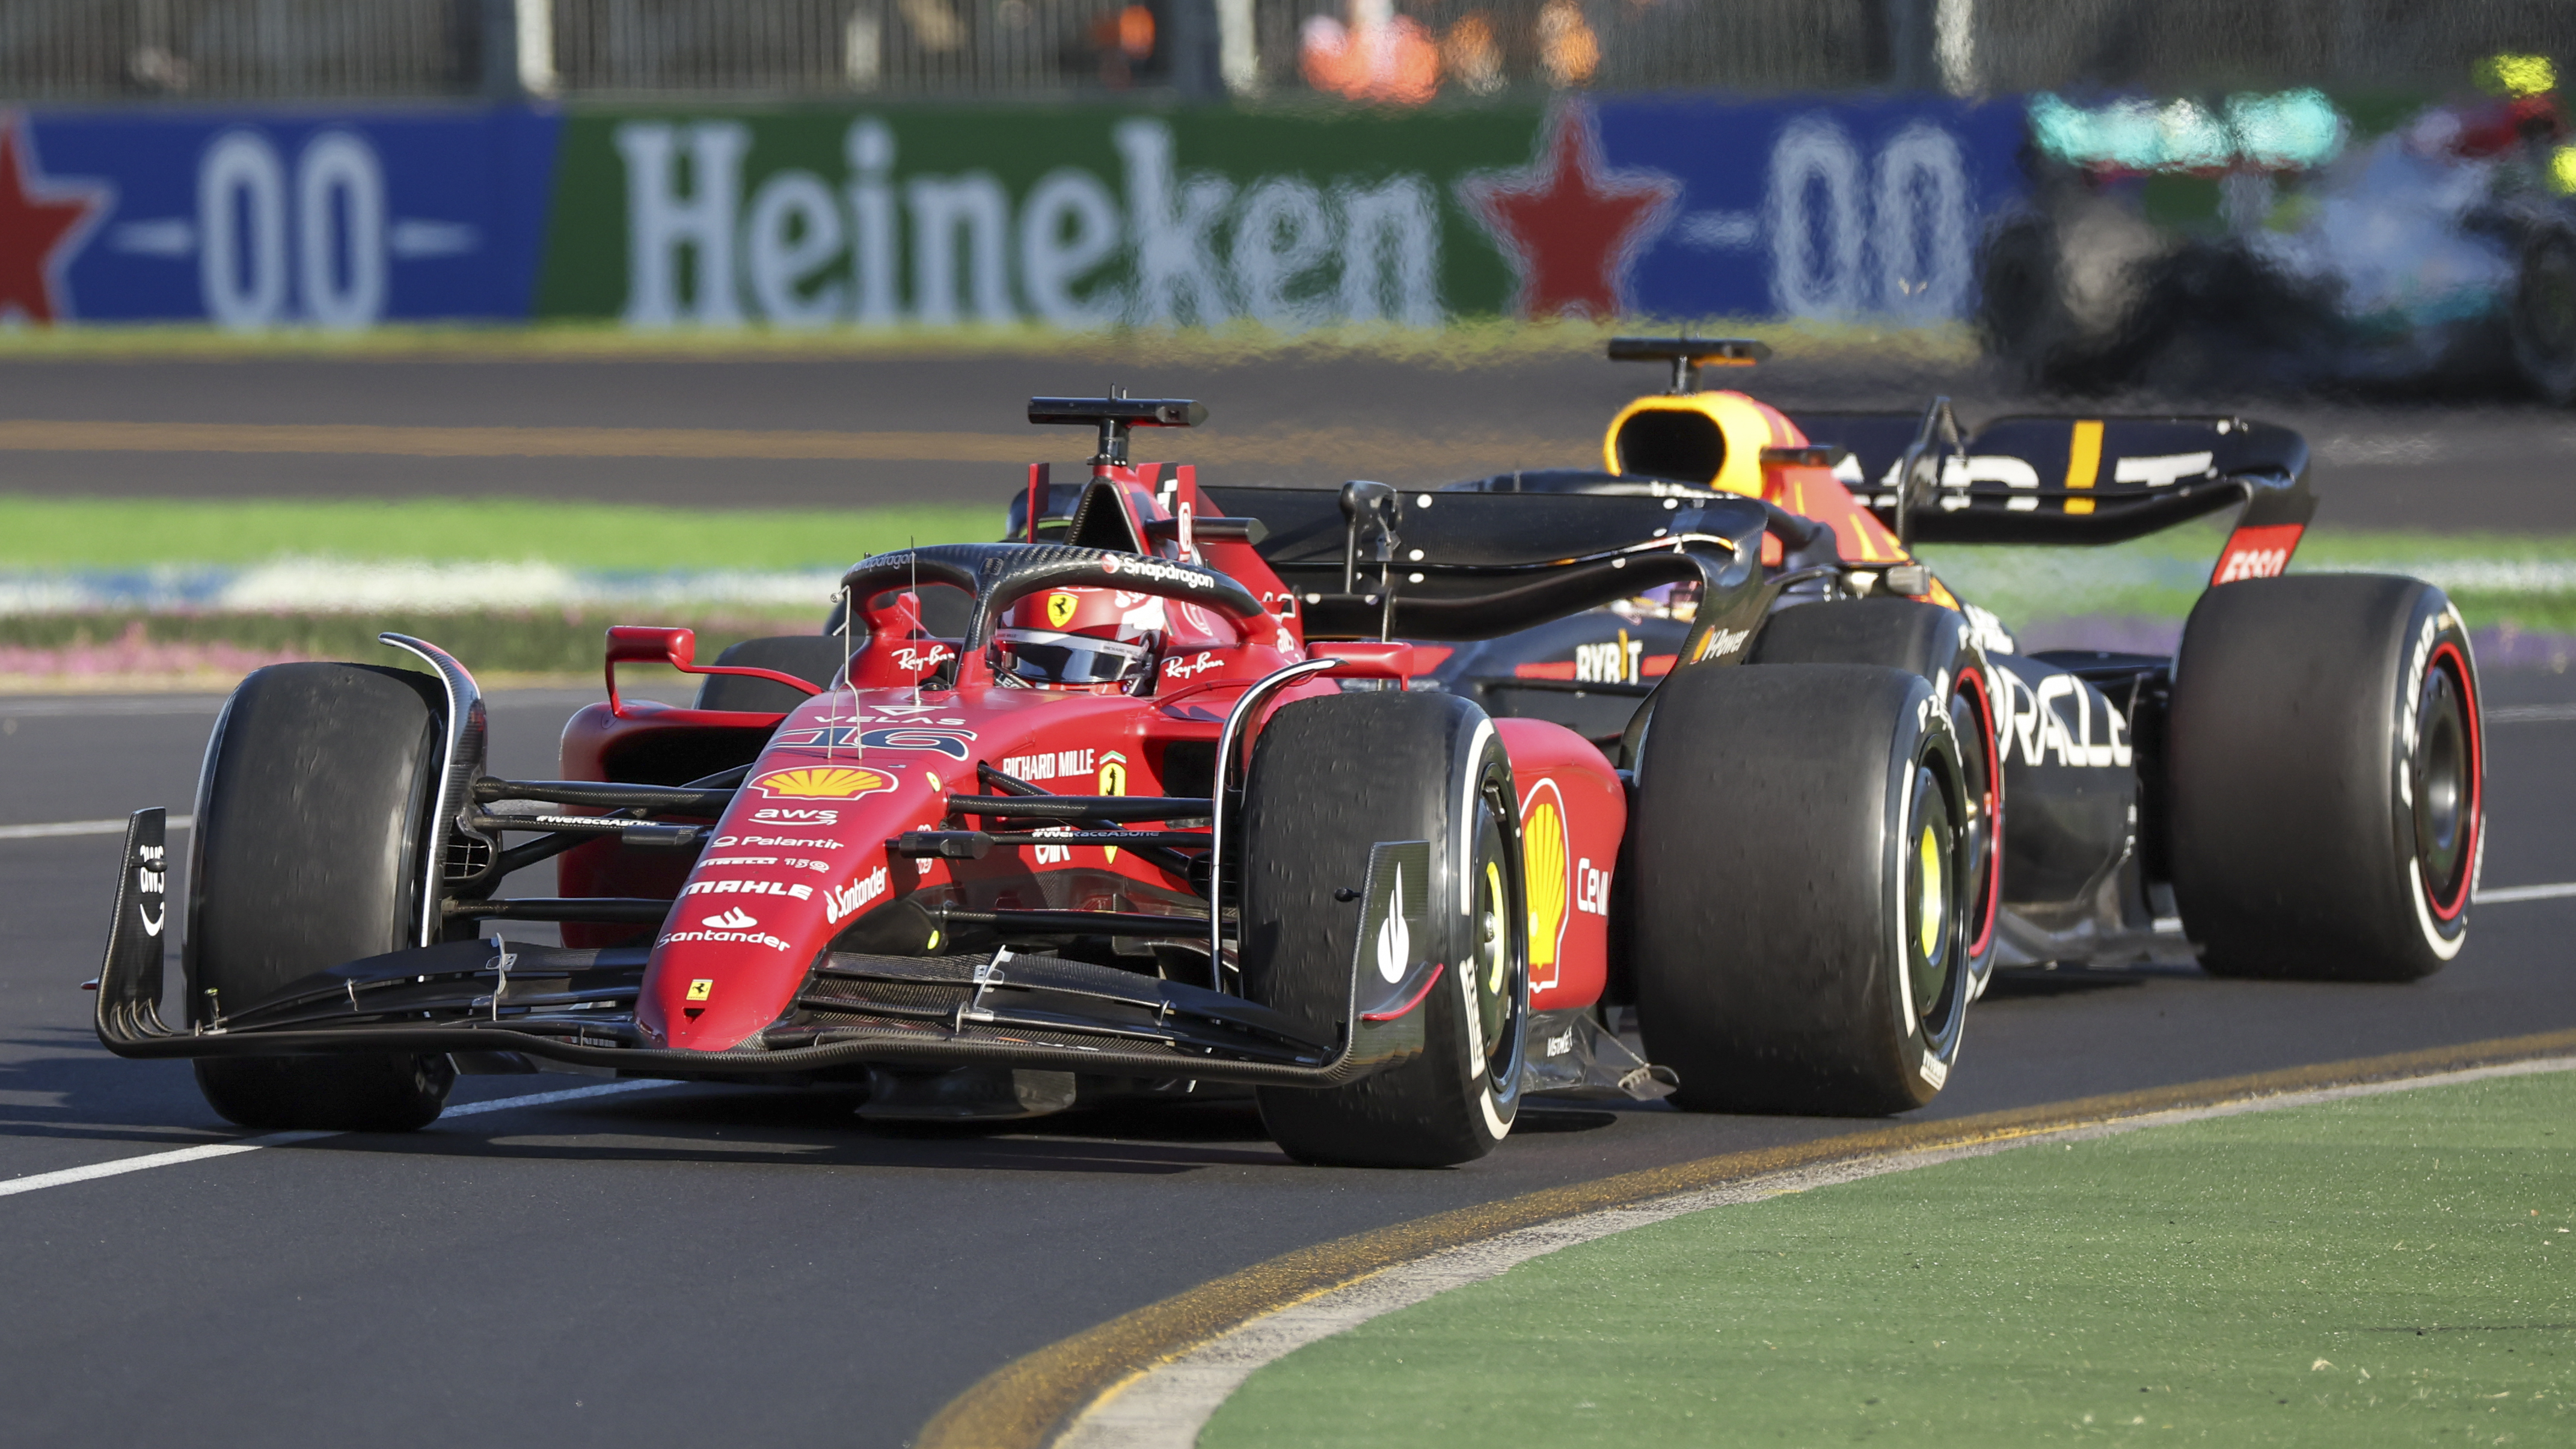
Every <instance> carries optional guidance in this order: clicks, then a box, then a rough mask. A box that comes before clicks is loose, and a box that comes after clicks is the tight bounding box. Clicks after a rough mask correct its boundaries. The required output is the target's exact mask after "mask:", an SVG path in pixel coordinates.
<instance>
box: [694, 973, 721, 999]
mask: <svg viewBox="0 0 2576 1449" xmlns="http://www.w3.org/2000/svg"><path fill="white" fill-rule="evenodd" d="M715 990H716V983H715V979H714V978H713V977H708V976H701V977H699V978H698V979H697V980H695V981H692V982H690V983H689V999H690V1000H691V1001H704V1000H706V999H707V998H708V997H710V996H713V995H714V994H715Z"/></svg>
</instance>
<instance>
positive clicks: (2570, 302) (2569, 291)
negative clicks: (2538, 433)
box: [2506, 226, 2576, 406]
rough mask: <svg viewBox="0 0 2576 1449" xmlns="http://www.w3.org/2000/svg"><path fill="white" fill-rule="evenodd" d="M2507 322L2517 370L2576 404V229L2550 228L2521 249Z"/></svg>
mask: <svg viewBox="0 0 2576 1449" xmlns="http://www.w3.org/2000/svg"><path fill="white" fill-rule="evenodd" d="M2519 270H2520V275H2519V276H2517V277H2516V278H2515V282H2514V305H2513V309H2512V310H2511V311H2510V312H2508V313H2507V314H2506V326H2507V327H2508V328H2509V329H2510V330H2511V333H2512V337H2513V361H2514V367H2515V370H2517V371H2518V372H2520V373H2521V374H2522V378H2523V381H2525V382H2527V383H2529V384H2530V385H2531V390H2532V391H2534V392H2536V393H2538V394H2540V395H2541V396H2542V397H2544V398H2547V399H2548V400H2549V401H2551V402H2554V403H2557V404H2559V405H2561V406H2565V405H2566V404H2568V403H2576V232H2571V231H2568V230H2567V229H2565V228H2563V227H2555V226H2553V227H2550V228H2549V229H2547V230H2545V231H2543V232H2541V233H2540V234H2539V235H2537V236H2535V237H2533V238H2532V239H2531V241H2530V242H2529V243H2528V244H2527V245H2525V246H2524V248H2523V251H2522V265H2521V267H2520V269H2519Z"/></svg>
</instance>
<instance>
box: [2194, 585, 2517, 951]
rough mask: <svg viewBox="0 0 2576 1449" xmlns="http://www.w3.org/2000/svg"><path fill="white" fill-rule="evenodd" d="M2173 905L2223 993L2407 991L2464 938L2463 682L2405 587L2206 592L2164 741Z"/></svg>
mask: <svg viewBox="0 0 2576 1449" xmlns="http://www.w3.org/2000/svg"><path fill="white" fill-rule="evenodd" d="M2167 741H2168V743H2167V759H2168V761H2169V764H2168V770H2169V775H2170V779H2171V785H2170V789H2171V792H2172V811H2173V816H2172V835H2171V839H2172V861H2173V875H2174V881H2173V886H2174V899H2175V902H2176V904H2177V905H2178V906H2179V907H2180V908H2181V911H2182V922H2183V929H2184V930H2185V931H2186V932H2187V933H2188V934H2189V935H2190V937H2191V939H2192V941H2193V942H2194V943H2195V944H2196V946H2197V947H2198V949H2199V951H2200V960H2201V964H2202V965H2203V966H2204V967H2206V968H2207V969H2208V970H2210V971H2211V972H2213V973H2215V974H2217V975H2221V976H2259V977H2288V978H2305V979H2309V980H2333V981H2411V980H2413V979H2415V978H2417V977H2421V976H2427V975H2430V974H2432V973H2433V972H2435V971H2438V970H2440V969H2441V967H2442V963H2443V962H2445V961H2448V960H2450V959H2451V958H2452V957H2453V956H2456V955H2458V954H2459V951H2460V947H2461V945H2462V944H2463V943H2464V942H2465V941H2466V940H2467V936H2468V924H2469V921H2468V913H2469V897H2470V894H2471V892H2472V891H2473V890H2474V889H2475V888H2476V884H2477V875H2478V864H2479V853H2480V849H2481V846H2482V844H2483V832H2484V829H2485V824H2486V820H2485V801H2484V780H2485V754H2484V745H2483V724H2482V721H2481V720H2480V718H2479V714H2478V682H2477V667H2476V663H2475V661H2474V660H2473V659H2472V657H2471V655H2470V653H2469V640H2468V635H2467V632H2466V631H2465V629H2464V628H2463V627H2462V625H2461V622H2460V616H2459V611H2458V610H2456V609H2454V608H2452V607H2451V601H2450V600H2449V599H2448V598H2447V597H2445V596H2444V595H2443V593H2442V591H2441V590H2439V589H2436V588H2434V587H2433V586H2432V585H2430V584H2427V583H2423V582H2420V581H2418V580H2415V579H2407V578H2391V577H2385V576H2381V575H2373V574H2312V575H2306V576H2302V577H2294V578H2278V579H2247V580H2243V581H2240V582H2237V583H2232V584H2226V585H2223V586H2221V587H2218V588H2214V589H2211V590H2210V591H2209V592H2208V593H2206V594H2204V595H2202V596H2201V600H2200V602H2199V604H2198V605H2197V606H2195V607H2194V608H2193V609H2192V612H2191V620H2190V622H2189V623H2188V624H2187V625H2185V626H2184V629H2183V640H2182V652H2181V653H2180V654H2179V655H2178V656H2177V657H2176V659H2175V661H2174V683H2173V705H2172V715H2171V719H2170V722H2169V724H2168V726H2167Z"/></svg>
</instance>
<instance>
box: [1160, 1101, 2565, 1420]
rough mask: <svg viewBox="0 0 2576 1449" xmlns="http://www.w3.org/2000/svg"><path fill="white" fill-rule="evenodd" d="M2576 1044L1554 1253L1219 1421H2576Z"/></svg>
mask: <svg viewBox="0 0 2576 1449" xmlns="http://www.w3.org/2000/svg"><path fill="white" fill-rule="evenodd" d="M2571 1229H2576V1072H2555V1073H2546V1074H2536V1075H2529V1076H2518V1077H2501V1078H2492V1079H2488V1080H2484V1081H2479V1082H2473V1083H2467V1084H2461V1085H2454V1086H2445V1087H2431V1088H2420V1089H2416V1090H2412V1091H2404V1092H2396V1093H2390V1094H2386V1095H2380V1096H2371V1097H2361V1098H2353V1099H2347V1100H2343V1101H2338V1102H2332V1103H2325V1104H2317V1105H2310V1106H2302V1107H2296V1108H2289V1109H2284V1110H2279V1111H2273V1112H2265V1113H2257V1114H2251V1115H2245V1116H2238V1117H2230V1118H2222V1119H2216V1120H2209V1121H2202V1122H2193V1123H2184V1124H2178V1125H2171V1126H2162V1127H2151V1128H2146V1129H2142V1130H2139V1131H2135V1132H2131V1133H2127V1134H2124V1135H2120V1136H2114V1137H2106V1138H2098V1139H2094V1140H2089V1141H2081V1142H2074V1143H2058V1144H2044V1145H2037V1146H2031V1147H2025V1148H2021V1149H2018V1150H2014V1151H2009V1152H2004V1153H2000V1154H1998V1155H1995V1156H1991V1157H1985V1158H1975V1159H1968V1160H1963V1161H1957V1162H1951V1163H1946V1164H1943V1165H1940V1166H1935V1167H1928V1168H1922V1169H1918V1170H1915V1171H1911V1172H1903V1173H1895V1174H1891V1175H1888V1176H1884V1177H1877V1178H1871V1179H1867V1180H1864V1181H1860V1182H1854V1183H1847V1184H1842V1185H1839V1186H1833V1187H1826V1188H1819V1189H1816V1190H1814V1191H1810V1192H1804V1193H1795V1194H1785V1195H1782V1196H1779V1197H1774V1198H1770V1199H1767V1200H1765V1201H1762V1202H1758V1203H1753V1204H1748V1205H1745V1206H1740V1207H1725V1208H1718V1209H1714V1210H1711V1211H1707V1212H1702V1213H1697V1214H1693V1215H1690V1216H1687V1217H1682V1218H1677V1219H1674V1220H1671V1221H1669V1222H1665V1223H1662V1224H1658V1225H1655V1226H1652V1227H1647V1228H1640V1229H1637V1230H1634V1231H1631V1232H1627V1233H1621V1234H1618V1235H1615V1236H1612V1237H1609V1238H1604V1239H1600V1240H1597V1241H1595V1242H1592V1243H1588V1244H1583V1245H1580V1246H1577V1247H1572V1248H1567V1249H1565V1250H1563V1251H1561V1252H1558V1253H1555V1254H1552V1255H1550V1256H1547V1257H1543V1258H1539V1259H1535V1260H1533V1261H1531V1262H1529V1263H1525V1264H1523V1265H1521V1266H1519V1267H1517V1268H1514V1269H1512V1270H1510V1271H1509V1272H1507V1273H1505V1274H1503V1275H1502V1276H1501V1277H1499V1278H1496V1279H1492V1280H1489V1281H1487V1282H1484V1283H1479V1284H1475V1285H1471V1286H1469V1287H1465V1288H1461V1289H1457V1290H1455V1291H1452V1292H1449V1293H1445V1294H1442V1295H1441V1296H1439V1297H1437V1298H1434V1299H1431V1300H1430V1301H1428V1302H1426V1303H1423V1304H1420V1305H1417V1306H1415V1307H1413V1308H1409V1309H1405V1310H1402V1311H1400V1312H1397V1313H1394V1314H1390V1315H1388V1316H1386V1317H1384V1318H1380V1319H1377V1320H1374V1321H1373V1322H1371V1323H1368V1324H1366V1325H1364V1326H1362V1327H1360V1328H1359V1329H1356V1330H1354V1331H1352V1332H1350V1333H1346V1334H1343V1335H1340V1336H1338V1337H1335V1338H1331V1339H1327V1340H1325V1341H1323V1342H1321V1343H1317V1344H1314V1345H1311V1346H1309V1347H1307V1348H1304V1349H1301V1350H1299V1351H1298V1352H1296V1353H1294V1354H1291V1355H1290V1356H1289V1357H1287V1358H1285V1359H1283V1360H1281V1361H1279V1362H1278V1363H1275V1364H1273V1365H1271V1366H1269V1367H1268V1368H1265V1369H1263V1370H1261V1371H1260V1372H1258V1373H1256V1374H1255V1375H1254V1376H1253V1377H1252V1378H1251V1380H1250V1381H1249V1382H1248V1383H1246V1384H1245V1385H1244V1386H1243V1388H1242V1389H1241V1390H1240V1391H1238V1392H1237V1393H1236V1394H1235V1396H1234V1397H1233V1398H1232V1399H1231V1400H1229V1401H1228V1402H1227V1403H1226V1404H1225V1405H1224V1407H1223V1408H1222V1409H1220V1410H1219V1411H1218V1413H1217V1415H1216V1417H1215V1419H1214V1420H1213V1421H1212V1422H1211V1423H1210V1424H1209V1425H1208V1427H1207V1429H1206V1430H1205V1432H1204V1433H1203V1434H1202V1435H1201V1437H1200V1440H1199V1443H1200V1444H1201V1446H1202V1449H1269V1446H1289V1445H1295V1446H1310V1445H1317V1444H1331V1445H1335V1446H1337V1449H1357V1446H1372V1445H1386V1446H1403V1449H1420V1446H1422V1445H1425V1444H1432V1443H1477V1442H1485V1443H1513V1444H1545V1445H1549V1446H1556V1449H1577V1446H1590V1445H1599V1446H1605V1449H1608V1446H1616V1449H1660V1446H1677V1449H1678V1446H1710V1445H1733V1444H1790V1445H1819V1444H1844V1443H1855V1444H1856V1443H1863V1442H1867V1443H1871V1444H1880V1445H1909V1444H1920V1445H1944V1446H1948V1445H2008V1444H2056V1443H2096V1442H2119V1443H2167V1442H2172V1443H2180V1442H2185V1441H2189V1442H2193V1443H2211V1444H2226V1445H2248V1446H2255V1445H2260V1446H2272V1445H2316V1446H2321V1449H2367V1446H2373V1445H2401V1444H2403V1445H2415V1444H2507V1445H2526V1446H2535V1445H2543V1444H2566V1443H2571V1442H2576V1233H2571Z"/></svg>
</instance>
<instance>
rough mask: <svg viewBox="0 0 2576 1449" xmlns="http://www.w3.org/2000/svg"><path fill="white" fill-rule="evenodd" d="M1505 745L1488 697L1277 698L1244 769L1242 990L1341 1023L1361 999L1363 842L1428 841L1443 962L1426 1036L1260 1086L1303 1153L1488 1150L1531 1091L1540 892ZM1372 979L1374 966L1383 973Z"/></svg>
mask: <svg viewBox="0 0 2576 1449" xmlns="http://www.w3.org/2000/svg"><path fill="white" fill-rule="evenodd" d="M1516 799H1517V797H1516V796H1515V795H1514V794H1513V789H1512V774H1511V762H1510V760H1509V758H1508V757H1507V756H1506V755H1505V754H1504V752H1503V745H1502V741H1501V739H1500V738H1499V737H1498V736H1497V735H1496V734H1495V732H1494V726H1493V722H1492V721H1491V720H1490V719H1488V718H1486V716H1485V713H1484V711H1483V710H1480V709H1478V708H1477V707H1476V706H1475V705H1473V704H1472V703H1469V702H1468V701H1466V700H1464V699H1461V698H1459V697H1457V696H1456V695H1450V694H1409V693H1400V692H1372V693H1367V694H1345V695H1338V696H1328V697H1325V698H1321V699H1312V700H1305V701H1302V702H1299V703H1296V704H1291V705H1288V706H1286V707H1285V708H1283V709H1281V710H1280V711H1279V713H1278V714H1277V716H1276V717H1274V718H1273V719H1272V720H1271V722H1270V723H1269V725H1268V726H1267V727H1266V728H1264V729H1263V730H1262V732H1261V736H1260V738H1259V740H1258V741H1257V743H1256V744H1255V746H1254V749H1253V757H1252V770H1251V774H1250V776H1249V778H1248V779H1247V781H1246V783H1245V789H1244V813H1243V836H1242V839H1243V842H1244V852H1245V868H1244V874H1243V910H1242V918H1241V919H1242V940H1243V943H1244V946H1243V956H1242V962H1243V992H1244V995H1245V996H1246V997H1248V998H1250V999H1251V1000H1254V1001H1258V1002H1260V1003H1262V1004H1264V1005H1266V1006H1270V1007H1273V1008H1276V1009H1278V1010H1280V1011H1283V1012H1286V1013H1287V1014H1289V1015H1290V1016H1293V1017H1296V1018H1298V1019H1300V1020H1303V1021H1305V1022H1307V1023H1308V1024H1309V1025H1310V1027H1311V1028H1312V1029H1313V1030H1315V1031H1316V1032H1318V1033H1319V1034H1321V1036H1322V1037H1323V1038H1324V1039H1327V1040H1329V1039H1330V1038H1331V1036H1332V1034H1333V1033H1334V1032H1335V1031H1336V1030H1338V1029H1339V1027H1340V1026H1341V1025H1342V1024H1343V1021H1344V1018H1345V1016H1346V1014H1347V1013H1348V1011H1349V1010H1350V1002H1351V1000H1352V980H1353V972H1354V969H1355V965H1354V963H1355V962H1356V961H1357V959H1358V946H1359V940H1358V926H1359V920H1360V915H1361V905H1362V903H1361V899H1360V892H1361V890H1362V888H1363V886H1364V884H1365V877H1366V875H1367V872H1368V863H1369V850H1370V847H1371V846H1372V845H1373V844H1375V843H1377V842H1380V841H1416V840H1418V841H1424V842H1427V843H1428V844H1429V846H1430V860H1431V870H1430V879H1429V880H1428V881H1427V882H1423V883H1418V884H1416V885H1414V886H1412V887H1409V888H1408V890H1407V896H1408V899H1410V898H1412V897H1411V892H1412V891H1414V890H1422V889H1424V888H1425V887H1426V886H1427V894H1426V896H1425V897H1424V899H1425V900H1426V902H1427V904H1426V907H1425V910H1426V916H1427V919H1428V921H1429V930H1430V934H1431V939H1429V940H1427V941H1420V942H1412V943H1409V944H1410V952H1411V954H1412V956H1413V957H1414V958H1416V959H1428V960H1430V961H1434V962H1438V963H1440V973H1439V975H1438V977H1437V978H1436V979H1435V980H1433V982H1432V983H1431V985H1430V988H1429V994H1428V996H1427V997H1425V998H1424V999H1423V1000H1422V1001H1421V1003H1420V1004H1419V1005H1418V1006H1416V1007H1415V1008H1414V1009H1415V1010H1418V1011H1421V1012H1423V1013H1425V1015H1424V1038H1425V1041H1424V1047H1423V1049H1422V1051H1421V1052H1420V1053H1418V1054H1416V1055H1414V1056H1412V1057H1410V1058H1408V1059H1407V1060H1405V1061H1403V1062H1400V1063H1398V1064H1396V1065H1394V1066H1391V1067H1388V1068H1385V1069H1383V1070H1381V1071H1379V1072H1377V1073H1375V1074H1373V1075H1371V1076H1367V1077H1363V1078H1361V1079H1360V1080H1358V1081H1356V1082H1352V1083H1349V1084H1348V1085H1345V1086H1340V1087H1326V1088H1312V1087H1264V1088H1262V1089H1261V1090H1260V1092H1259V1097H1260V1101H1261V1120H1262V1122H1263V1124H1264V1125H1265V1126H1267V1127H1268V1128H1269V1130H1270V1135H1271V1137H1272V1139H1273V1140H1274V1141H1276V1142H1277V1143H1278V1144H1279V1145H1280V1146H1281V1147H1282V1148H1284V1149H1286V1151H1287V1152H1288V1154H1289V1155H1290V1156H1292V1157H1295V1158H1297V1159H1299V1160H1300V1161H1305V1162H1314V1163H1336V1164H1341V1165H1345V1166H1354V1167H1445V1166H1448V1165H1451V1164H1453V1163H1459V1162H1467V1161H1471V1160H1473V1159H1475V1158H1478V1157H1482V1156H1484V1155H1485V1154H1486V1153H1488V1152H1490V1151H1492V1150H1493V1148H1494V1144H1495V1143H1497V1142H1500V1141H1501V1140H1502V1139H1503V1137H1504V1136H1505V1135H1506V1134H1508V1133H1509V1132H1510V1131H1511V1129H1512V1121H1513V1118H1514V1116H1515V1115H1516V1114H1517V1113H1518V1111H1519V1110H1520V1095H1521V1094H1520V1087H1521V1051H1522V1041H1523V1037H1524V1034H1525V1032H1524V1028H1525V1026H1526V1024H1527V1019H1528V1014H1529V948H1528V935H1529V932H1528V911H1527V908H1526V906H1525V905H1524V903H1523V898H1522V884H1521V881H1522V875H1521V860H1520V841H1519V821H1520V815H1519V811H1518V810H1517V809H1516V808H1515V803H1514V802H1515V801H1516ZM1372 979H1374V978H1372Z"/></svg>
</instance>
